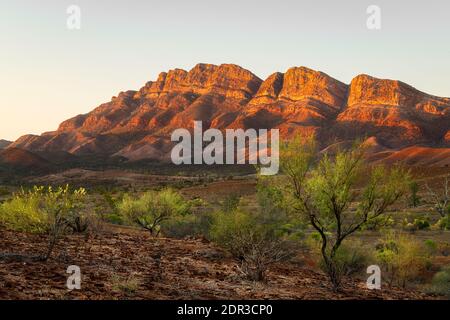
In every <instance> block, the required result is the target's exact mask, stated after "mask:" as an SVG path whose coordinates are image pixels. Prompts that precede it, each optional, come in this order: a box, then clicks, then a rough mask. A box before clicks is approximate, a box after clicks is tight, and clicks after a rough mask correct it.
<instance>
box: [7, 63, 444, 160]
mask: <svg viewBox="0 0 450 320" xmlns="http://www.w3.org/2000/svg"><path fill="white" fill-rule="evenodd" d="M194 120H201V121H203V128H204V129H207V128H209V127H214V128H218V129H227V128H234V129H237V128H242V129H248V128H255V129H260V128H268V129H270V128H279V129H280V134H281V137H282V138H287V139H288V138H290V137H292V136H294V135H296V134H297V133H307V134H311V133H314V134H315V135H316V137H317V139H318V141H319V142H320V144H321V146H322V147H323V148H326V147H329V146H330V145H334V144H336V143H342V142H344V141H349V140H354V139H356V138H360V139H366V143H368V144H370V146H371V150H372V153H373V157H372V158H373V159H374V160H383V159H385V160H392V161H394V160H395V161H398V160H406V161H409V162H410V163H411V164H415V163H419V164H423V165H439V166H447V165H449V164H450V152H449V150H450V149H449V148H450V98H443V97H437V96H433V95H430V94H426V93H424V92H421V91H419V90H417V89H415V88H413V87H412V86H410V85H408V84H406V83H403V82H401V81H397V80H386V79H377V78H374V77H371V76H369V75H365V74H362V75H358V76H356V77H355V78H354V79H352V81H351V83H350V84H346V83H343V82H341V81H339V80H336V79H334V78H332V77H331V76H329V75H327V74H325V73H323V72H319V71H315V70H311V69H309V68H306V67H293V68H290V69H288V70H287V71H286V72H284V73H281V72H276V73H273V74H272V75H270V76H269V77H268V78H267V79H265V80H262V79H260V78H259V77H257V76H256V75H254V74H253V73H252V72H250V71H249V70H246V69H244V68H242V67H240V66H237V65H233V64H222V65H219V66H217V65H211V64H198V65H196V66H195V67H194V68H193V69H191V70H190V71H185V70H182V69H174V70H170V71H168V72H162V73H161V74H160V75H159V76H158V78H157V79H156V80H155V81H149V82H147V83H146V84H145V85H144V86H143V87H142V88H140V89H139V90H137V91H132V90H130V91H126V92H121V93H119V94H118V95H117V96H114V97H112V99H111V101H109V102H106V103H104V104H102V105H100V106H98V107H97V108H95V109H94V110H93V111H91V112H89V113H87V114H81V115H77V116H75V117H73V118H71V119H68V120H66V121H64V122H62V123H61V124H60V125H59V128H58V129H57V130H56V131H51V132H46V133H43V134H42V135H25V136H22V137H20V138H19V139H18V140H17V141H15V142H13V143H10V144H8V143H5V144H3V143H1V144H0V148H1V146H2V145H3V147H4V148H6V149H4V150H3V151H2V153H1V154H0V162H1V159H2V157H3V158H5V157H6V156H5V154H9V153H11V152H14V153H15V154H17V153H18V152H22V153H23V152H26V155H27V157H30V156H31V155H35V156H36V159H38V160H39V161H40V162H41V160H42V159H47V160H48V161H51V162H55V161H56V162H57V161H65V159H73V158H80V157H81V158H83V159H86V158H98V157H100V158H102V159H105V158H120V159H122V160H123V161H137V160H143V159H152V160H158V161H167V160H168V159H169V155H170V150H171V148H172V146H173V143H172V142H171V141H170V135H171V133H172V131H173V130H175V129H178V128H192V126H193V121H194ZM18 150H21V151H18Z"/></svg>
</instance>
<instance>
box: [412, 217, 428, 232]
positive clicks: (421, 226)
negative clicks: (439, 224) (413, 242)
mask: <svg viewBox="0 0 450 320" xmlns="http://www.w3.org/2000/svg"><path fill="white" fill-rule="evenodd" d="M413 224H414V226H415V227H416V229H417V230H426V229H429V228H430V226H431V224H430V220H429V219H428V217H422V218H416V219H414V222H413Z"/></svg>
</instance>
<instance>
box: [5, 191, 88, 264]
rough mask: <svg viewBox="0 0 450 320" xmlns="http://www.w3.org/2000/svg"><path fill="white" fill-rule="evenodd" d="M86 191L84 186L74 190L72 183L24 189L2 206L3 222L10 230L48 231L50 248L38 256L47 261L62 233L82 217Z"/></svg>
mask: <svg viewBox="0 0 450 320" xmlns="http://www.w3.org/2000/svg"><path fill="white" fill-rule="evenodd" d="M85 195H86V190H85V189H83V188H80V189H78V190H75V191H71V190H70V188H69V186H65V187H59V188H56V189H53V188H52V187H48V188H44V187H34V188H33V189H32V190H30V191H24V190H21V191H20V192H19V193H17V194H15V195H14V196H13V198H12V199H11V200H10V201H7V202H5V203H3V204H2V205H1V206H0V223H2V224H3V225H4V226H5V227H6V228H8V229H11V230H17V231H24V232H31V233H42V234H48V246H47V250H46V252H45V253H44V254H43V255H41V256H40V257H39V259H40V260H44V261H47V260H48V259H49V258H50V256H51V254H52V252H53V249H54V248H55V246H56V245H57V243H58V241H59V239H60V237H61V236H62V235H63V234H64V233H65V232H66V231H67V230H68V229H69V228H70V227H71V226H72V223H74V221H79V217H80V214H81V213H80V212H81V208H82V200H83V198H84V197H85Z"/></svg>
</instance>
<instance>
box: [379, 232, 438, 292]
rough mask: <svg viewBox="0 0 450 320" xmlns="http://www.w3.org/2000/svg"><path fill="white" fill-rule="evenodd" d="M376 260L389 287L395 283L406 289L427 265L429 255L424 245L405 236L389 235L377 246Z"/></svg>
mask: <svg viewBox="0 0 450 320" xmlns="http://www.w3.org/2000/svg"><path fill="white" fill-rule="evenodd" d="M376 258H377V261H378V264H379V265H380V266H382V267H383V268H384V274H386V275H387V278H388V281H389V285H392V284H393V283H397V284H399V285H402V286H403V287H406V285H407V283H408V282H409V281H412V280H415V279H416V278H417V277H418V276H419V275H420V273H421V272H422V271H424V270H425V269H426V268H427V266H428V265H429V261H430V260H429V253H428V252H427V249H426V247H425V245H424V244H423V243H422V242H420V241H418V240H417V239H415V238H413V237H411V236H408V235H405V234H395V233H389V234H387V235H386V236H385V238H384V239H383V240H382V242H381V243H380V244H379V245H377V252H376Z"/></svg>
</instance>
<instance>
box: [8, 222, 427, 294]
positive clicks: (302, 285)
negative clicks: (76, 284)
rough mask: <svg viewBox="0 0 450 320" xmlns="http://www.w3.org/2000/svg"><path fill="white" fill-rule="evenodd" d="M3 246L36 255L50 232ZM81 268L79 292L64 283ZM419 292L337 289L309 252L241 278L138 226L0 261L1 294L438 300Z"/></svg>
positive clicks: (232, 265) (215, 253)
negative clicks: (256, 277) (50, 253)
mask: <svg viewBox="0 0 450 320" xmlns="http://www.w3.org/2000/svg"><path fill="white" fill-rule="evenodd" d="M0 239H2V241H0V252H1V253H5V252H9V253H12V252H14V253H28V254H31V255H32V254H36V253H37V252H40V251H43V250H44V247H45V244H46V241H45V238H43V237H41V236H35V235H27V234H18V233H12V232H9V231H5V230H0ZM70 265H77V266H79V267H80V268H81V273H82V284H81V290H73V291H69V290H67V288H66V281H67V277H68V276H69V275H68V274H66V270H67V267H68V266H70ZM433 298H435V297H433V296H427V295H425V294H421V293H418V292H413V291H406V290H401V289H397V288H393V289H389V288H383V289H382V290H380V291H371V290H368V289H366V288H365V284H364V283H363V282H362V281H356V280H349V281H347V282H346V283H345V290H344V291H343V292H342V293H339V294H335V293H333V292H332V291H331V290H330V287H329V285H328V282H327V279H326V277H325V276H324V275H323V274H322V273H319V272H317V271H314V269H313V267H312V266H311V265H310V263H309V262H308V259H306V258H304V257H298V259H295V260H294V261H293V262H290V263H284V264H280V265H277V266H275V267H274V268H272V270H270V272H269V275H268V281H267V283H252V282H249V281H246V280H244V279H243V277H242V275H241V274H240V273H239V270H238V268H237V266H236V262H235V261H234V260H233V259H232V258H231V257H229V256H228V255H227V254H226V253H225V252H224V251H222V250H220V249H218V248H217V247H215V246H214V245H212V244H210V243H208V242H207V241H205V240H200V239H192V240H174V239H153V238H151V237H150V236H148V235H147V234H146V233H142V232H140V231H136V230H134V229H124V230H105V231H103V234H102V235H100V236H96V237H84V236H69V237H66V238H65V239H64V240H63V241H62V242H61V244H60V246H59V248H58V249H57V250H56V252H55V254H54V257H53V258H52V259H51V260H50V261H48V262H46V263H43V262H31V261H26V260H20V261H19V260H17V259H1V260H0V299H433Z"/></svg>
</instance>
